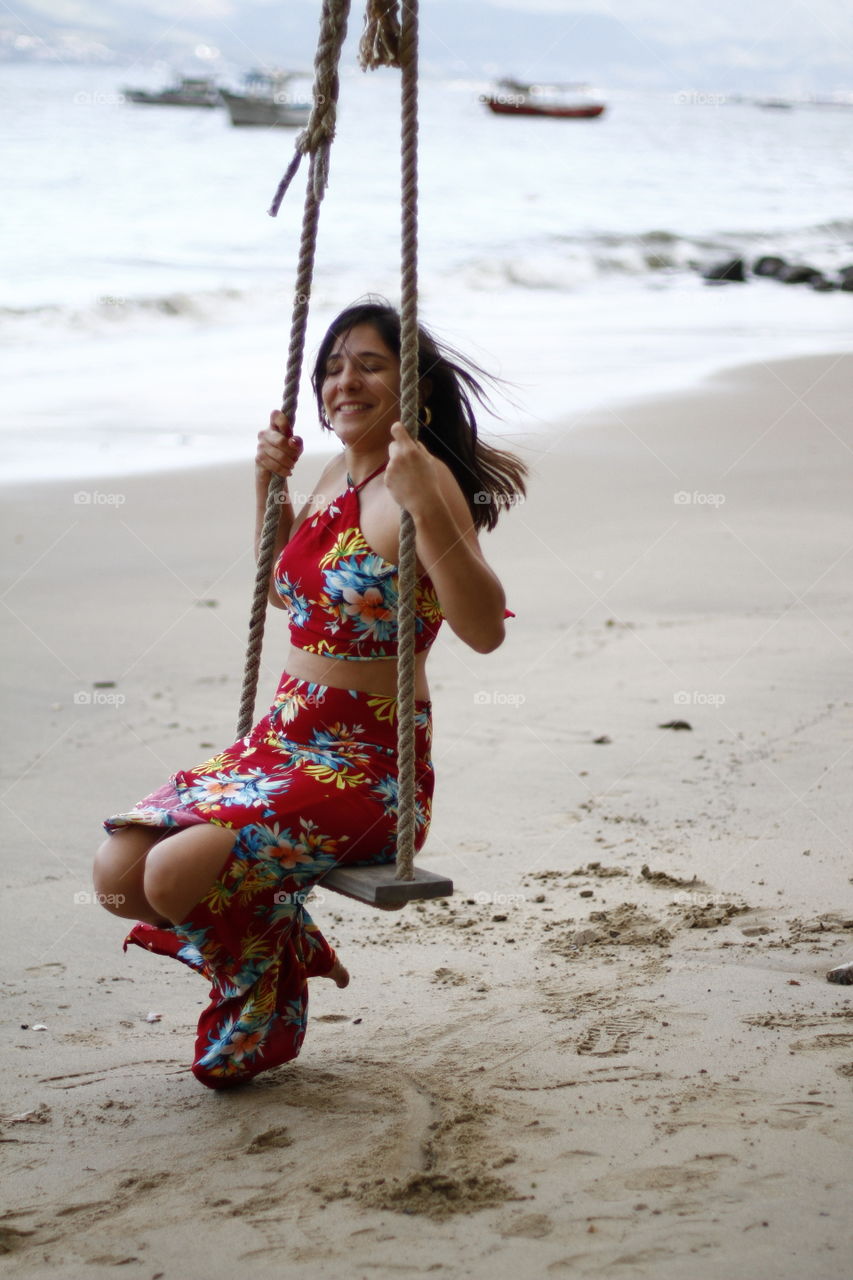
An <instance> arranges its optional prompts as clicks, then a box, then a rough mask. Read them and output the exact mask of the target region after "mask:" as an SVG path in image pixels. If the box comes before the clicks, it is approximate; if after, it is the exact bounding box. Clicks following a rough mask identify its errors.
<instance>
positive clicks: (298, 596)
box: [274, 463, 443, 661]
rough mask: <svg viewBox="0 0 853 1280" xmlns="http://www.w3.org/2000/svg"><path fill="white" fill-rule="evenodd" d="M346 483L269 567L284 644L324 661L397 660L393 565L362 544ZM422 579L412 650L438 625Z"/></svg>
mask: <svg viewBox="0 0 853 1280" xmlns="http://www.w3.org/2000/svg"><path fill="white" fill-rule="evenodd" d="M387 465H388V464H387V463H385V464H384V466H382V467H379V468H378V470H376V471H374V472H373V473H372V475H369V476H368V477H367V479H366V480H363V481H362V482H361V484H360V485H357V486H355V485H352V484H348V485H347V488H346V490H345V491H344V492H343V493H342V494H341V495H340V496H339V497H337V498H333V499H332V501H331V502H330V503H329V505H328V506H326V507H324V508H323V509H322V510H321V511H318V512H317V513H316V514H315V515H313V516H309V517H308V518H307V519H306V520H304V521H303V523H302V524H301V525H300V526H299V528H298V529H297V530H296V533H295V534H294V535H293V537H292V538H291V539H290V541H289V542H288V543H287V544H286V545H285V547H284V549H283V550H282V553H281V555H280V556H279V558H278V563H277V564H276V567H275V576H274V582H275V588H276V591H277V592H278V594H279V596H280V597H281V599H282V600H283V601H284V602H285V605H286V606H287V609H288V611H289V613H290V639H291V643H292V644H294V645H295V646H296V647H297V648H298V649H304V650H305V651H306V652H307V653H317V654H320V655H321V656H323V657H329V658H347V659H350V660H356V661H358V660H366V659H373V658H396V657H397V592H398V575H397V566H396V565H394V564H390V563H389V562H388V561H387V560H385V559H383V557H382V556H380V555H378V554H377V553H376V552H375V551H373V550H372V548H371V547H370V546H368V544H367V542H366V541H365V538H364V534H363V533H362V531H361V524H360V516H359V502H358V491H359V489H362V488H363V487H364V485H366V484H367V481H368V480H372V479H373V477H374V476H377V475H379V472H380V471H384V469H385V466H387ZM442 617H443V615H442V612H441V606H440V604H439V603H438V596H437V595H436V591H435V587H434V586H433V584H432V581H431V580H430V578H429V576H428V575H427V574H425V573H424V574H421V576H420V578H419V579H418V582H417V587H416V591H415V652H416V653H421V652H423V650H424V649H428V648H429V647H430V645H431V644H432V642H433V640H434V639H435V637H436V635H437V633H438V629H439V627H440V626H441V623H442Z"/></svg>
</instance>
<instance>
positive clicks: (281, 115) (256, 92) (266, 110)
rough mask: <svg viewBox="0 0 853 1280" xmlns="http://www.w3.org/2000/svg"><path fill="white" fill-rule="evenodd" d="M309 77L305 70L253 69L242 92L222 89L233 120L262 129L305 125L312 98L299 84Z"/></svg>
mask: <svg viewBox="0 0 853 1280" xmlns="http://www.w3.org/2000/svg"><path fill="white" fill-rule="evenodd" d="M307 78H308V77H307V75H306V73H305V72H304V71H249V72H248V73H247V74H246V76H245V79H244V82H243V92H242V93H232V92H231V90H229V89H222V90H221V93H222V101H223V102H224V103H225V105H226V107H227V108H228V114H229V116H230V117H231V123H232V124H233V125H237V126H239V127H245V126H247V125H248V126H256V127H261V128H263V127H267V128H270V127H272V126H276V125H279V126H281V125H284V126H286V127H288V128H300V127H303V126H305V125H306V124H307V123H308V117H309V116H310V115H311V100H310V97H308V96H306V94H305V93H304V92H302V91H299V90H297V89H296V87H295V85H296V82H297V81H300V80H301V81H303V82H304V81H305V80H306V79H307Z"/></svg>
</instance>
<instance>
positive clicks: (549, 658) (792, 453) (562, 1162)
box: [0, 355, 853, 1280]
mask: <svg viewBox="0 0 853 1280" xmlns="http://www.w3.org/2000/svg"><path fill="white" fill-rule="evenodd" d="M851 374H853V355H845V356H844V357H835V356H826V357H801V358H798V359H796V360H792V361H785V362H781V363H771V364H765V363H760V364H757V365H756V364H752V365H749V366H738V367H737V368H736V369H734V370H733V371H732V372H731V373H730V374H729V375H727V377H726V378H725V379H723V380H722V381H721V380H720V379H716V380H714V381H713V383H712V384H711V385H710V386H708V387H705V386H703V387H700V388H694V389H693V390H690V391H688V392H686V393H683V394H680V395H671V396H667V397H665V398H654V399H650V398H645V399H644V400H642V401H641V402H639V403H634V404H633V405H632V406H631V407H630V408H626V407H624V406H621V405H620V406H617V407H616V408H613V407H611V408H609V409H607V410H602V411H601V412H600V413H598V414H597V415H596V414H587V415H576V416H575V417H573V418H571V419H570V421H572V422H573V424H574V426H573V428H572V429H570V430H567V431H564V432H562V433H560V432H557V433H552V434H551V435H550V436H549V437H547V438H545V437H544V436H541V435H540V436H536V435H531V436H529V437H528V441H527V444H526V449H527V450H529V452H526V453H525V457H526V458H527V460H528V461H530V462H531V463H532V465H533V474H532V476H531V484H530V492H529V495H528V499H527V500H526V502H524V503H521V504H518V506H516V507H514V508H513V509H512V510H510V511H508V512H507V513H506V514H505V518H503V519H502V520H501V523H500V524H499V525H498V528H497V530H496V531H495V533H493V534H492V535H491V536H490V537H489V538H484V539H483V549H484V552H485V555H486V557H487V559H488V560H489V562H490V563H491V564H493V565H494V567H495V568H496V570H497V572H498V574H499V576H500V577H501V579H502V580H503V582H504V584H505V586H506V589H507V603H508V606H509V608H511V609H513V610H514V611H515V612H516V614H517V616H516V618H515V619H512V620H511V621H510V622H509V623H508V635H507V640H506V642H505V644H504V645H503V646H502V647H501V649H499V650H497V651H496V652H495V653H494V654H490V655H477V654H473V653H472V652H471V651H470V650H468V649H466V647H465V646H463V645H462V644H461V643H460V642H458V641H457V640H456V639H455V637H453V636H452V635H448V634H446V633H447V630H448V629H447V628H443V629H442V633H441V634H440V636H439V639H438V641H437V642H436V646H435V652H434V654H433V656H432V657H431V659H430V663H431V673H430V674H431V686H432V696H433V703H434V707H435V715H436V725H435V738H434V742H433V757H434V761H435V766H436V775H437V786H436V799H435V807H434V812H433V821H432V826H431V829H430V833H429V838H428V841H427V845H426V848H425V850H424V852H423V853H422V854H421V855H420V856H419V859H418V861H419V863H420V864H421V865H424V866H428V867H430V868H431V869H433V870H435V871H438V872H442V873H446V874H449V875H450V876H451V877H452V878H453V879H454V881H455V886H456V893H455V895H454V897H453V898H452V899H450V900H449V901H446V902H443V903H442V902H435V903H426V904H421V905H420V906H417V907H410V908H407V910H406V911H405V912H403V913H400V914H399V915H396V914H394V915H392V916H390V917H389V916H387V915H386V914H385V913H383V912H371V911H370V910H369V909H368V908H366V907H363V906H361V905H360V904H357V903H352V902H350V901H348V900H346V899H342V898H339V897H334V896H333V895H331V894H329V893H328V892H323V891H322V890H319V891H317V892H316V894H315V895H314V897H313V899H312V902H311V905H310V911H311V914H312V916H313V918H314V919H315V920H316V922H317V923H318V925H320V927H321V928H322V929H323V932H324V934H325V935H326V936H327V937H328V939H329V941H330V943H331V944H332V945H333V946H335V948H336V949H337V950H338V951H339V953H340V956H341V959H342V961H343V963H345V964H346V966H347V968H348V969H349V970H350V972H351V974H352V981H351V984H350V986H349V987H348V988H347V989H346V990H344V991H341V990H338V989H337V988H335V987H334V986H333V984H331V983H323V982H322V981H318V982H316V983H314V984H313V985H312V988H311V1008H310V1011H309V1024H308V1033H307V1037H306V1041H305V1046H304V1048H303V1051H302V1053H301V1055H300V1057H299V1058H298V1059H297V1060H296V1061H295V1062H293V1063H292V1064H289V1065H288V1066H286V1067H283V1068H281V1069H279V1070H276V1071H274V1072H270V1073H269V1074H267V1075H264V1076H261V1077H259V1078H258V1080H257V1082H256V1084H255V1085H253V1086H252V1087H251V1088H249V1089H246V1090H242V1091H240V1092H239V1093H235V1094H234V1095H225V1096H221V1097H219V1096H214V1095H211V1094H209V1093H207V1092H206V1091H205V1090H203V1089H202V1088H201V1087H200V1086H199V1085H198V1084H197V1083H196V1082H195V1081H194V1080H193V1078H192V1077H191V1076H190V1074H189V1072H188V1070H187V1068H188V1063H189V1061H190V1058H191V1049H192V1041H193V1037H194V1028H195V1019H196V1017H197V1016H198V1012H199V1008H200V1006H201V1005H202V1003H203V1002H204V995H205V991H206V988H205V986H204V984H202V983H200V982H199V981H198V979H197V978H195V977H194V976H193V975H192V974H189V973H188V972H184V971H183V969H182V968H181V967H180V966H178V965H176V964H173V963H170V962H169V961H167V960H165V959H163V958H158V957H154V956H147V955H145V954H142V953H141V952H140V953H139V954H125V953H123V952H122V946H121V944H122V939H123V937H124V936H125V934H126V932H127V928H126V927H125V922H123V921H120V920H117V919H115V918H114V917H111V916H109V915H108V914H107V913H106V912H104V911H103V910H100V909H99V908H97V907H96V905H95V904H94V903H93V901H92V894H91V885H90V881H89V868H90V865H91V858H92V854H93V851H94V847H95V845H96V844H97V842H98V841H99V839H100V829H99V823H100V821H101V819H102V818H103V817H104V816H106V815H107V814H109V813H112V812H117V811H118V810H119V809H120V808H123V807H127V806H128V805H130V804H132V803H133V802H135V801H136V800H137V799H139V798H140V797H141V796H143V795H145V794H146V793H148V792H150V791H151V790H153V789H154V788H155V787H156V786H158V785H160V784H161V783H162V782H163V781H164V780H165V777H166V776H168V774H169V773H171V772H173V771H174V770H175V769H176V768H185V767H191V766H192V764H193V763H194V762H196V761H198V760H202V759H205V758H207V757H209V756H210V754H211V751H213V750H216V749H218V748H220V747H222V746H223V744H224V743H226V742H227V741H231V740H232V738H233V736H234V731H233V724H234V719H235V718H236V711H237V701H238V695H239V685H240V676H241V673H242V667H243V653H244V648H245V632H246V629H247V622H248V609H249V600H250V595H251V587H252V580H253V570H252V563H251V559H252V557H251V533H252V524H253V517H254V509H253V503H252V483H251V481H252V465H251V462H250V461H247V462H246V463H245V464H239V465H238V466H236V467H235V466H233V465H229V464H226V465H224V466H221V467H215V468H209V469H207V470H206V471H205V473H204V475H200V474H198V473H194V475H193V483H192V484H191V485H187V484H186V483H185V477H184V476H183V474H182V473H180V472H167V473H157V474H155V475H148V476H145V477H140V476H135V477H132V478H123V479H120V480H118V481H117V482H116V488H115V492H116V493H119V492H120V493H121V494H123V495H124V497H125V502H124V503H123V504H121V505H120V506H119V505H116V504H112V505H111V504H107V503H104V504H88V505H86V504H82V505H80V504H78V505H76V506H75V504H74V502H73V496H74V492H75V490H76V489H77V488H78V487H79V482H74V481H54V482H42V483H35V484H32V485H30V486H29V487H28V488H22V487H21V486H18V485H14V486H11V487H7V491H6V492H7V497H8V498H9V500H8V501H7V503H6V504H5V512H6V514H5V520H4V532H5V537H6V544H7V556H6V557H5V559H4V563H3V566H2V569H0V574H2V580H3V585H4V588H5V590H4V600H5V603H6V606H7V608H6V610H5V612H4V614H3V621H2V625H3V634H4V641H5V648H6V654H7V660H6V662H5V664H4V668H3V672H2V677H0V678H2V681H3V685H4V689H5V692H6V695H7V696H6V697H5V699H4V701H3V706H2V709H0V716H2V721H0V723H2V728H3V732H4V737H5V741H7V742H8V743H10V744H14V757H13V759H12V760H11V762H10V763H9V764H8V765H7V768H6V789H5V797H4V798H5V814H6V817H7V826H8V834H7V839H6V841H5V842H4V849H5V856H4V859H3V874H4V890H5V894H6V902H7V907H8V912H7V917H8V926H7V940H8V943H9V947H8V950H9V955H10V961H9V964H8V966H7V971H6V973H5V975H4V981H5V983H6V996H7V1008H8V1019H7V1034H6V1036H5V1037H4V1039H3V1043H2V1045H0V1068H1V1069H2V1078H3V1099H2V1118H3V1122H4V1137H5V1138H6V1139H7V1141H8V1142H9V1146H8V1147H7V1151H8V1153H9V1155H10V1157H11V1158H10V1164H11V1167H12V1173H13V1177H12V1178H10V1179H9V1184H10V1190H9V1195H8V1204H7V1218H6V1225H5V1236H4V1241H5V1243H6V1244H7V1245H8V1249H9V1253H8V1255H7V1258H6V1266H7V1271H8V1273H9V1275H10V1276H15V1277H17V1276H20V1277H21V1280H24V1277H29V1276H31V1275H32V1274H33V1273H34V1272H37V1273H38V1274H39V1276H43V1277H45V1280H47V1278H48V1277H50V1280H66V1278H67V1280H76V1277H78V1276H79V1275H81V1274H89V1272H90V1271H91V1270H92V1269H93V1268H94V1267H103V1266H105V1265H111V1266H119V1265H121V1266H122V1267H123V1270H124V1271H125V1272H126V1274H127V1276H128V1280H134V1278H135V1277H138V1278H139V1280H145V1277H148V1276H150V1275H152V1274H154V1273H156V1272H163V1273H164V1274H167V1275H171V1274H172V1273H173V1272H175V1271H179V1270H180V1268H181V1266H182V1265H184V1263H185V1260H186V1257H187V1251H188V1250H190V1249H191V1250H192V1251H193V1257H194V1265H195V1266H196V1269H197V1270H199V1271H201V1270H202V1269H204V1270H205V1271H206V1272H208V1273H210V1274H211V1275H216V1274H218V1271H217V1268H218V1267H221V1259H222V1257H223V1256H227V1257H228V1258H229V1266H233V1265H234V1263H235V1262H236V1263H238V1264H239V1263H244V1262H248V1263H250V1265H252V1266H254V1267H256V1268H257V1267H260V1269H261V1270H260V1274H263V1275H266V1274H272V1273H273V1270H274V1269H275V1270H280V1266H281V1265H282V1260H283V1259H286V1265H287V1268H288V1271H289V1273H291V1274H292V1275H293V1276H294V1277H297V1278H298V1280H302V1278H303V1277H304V1280H317V1277H318V1276H323V1277H326V1278H327V1280H348V1278H349V1277H350V1276H352V1274H353V1273H354V1271H356V1272H358V1273H361V1272H363V1273H364V1274H373V1273H375V1272H377V1271H383V1270H389V1271H390V1270H391V1269H393V1268H394V1267H398V1266H399V1259H400V1257H401V1256H413V1255H415V1256H422V1257H424V1258H426V1259H427V1260H428V1265H429V1267H430V1268H431V1269H434V1270H439V1269H440V1270H443V1271H444V1273H445V1274H447V1275H453V1276H455V1275H458V1274H460V1273H462V1272H464V1273H465V1274H466V1275H470V1276H473V1277H477V1278H478V1280H479V1278H480V1277H482V1280H491V1278H492V1277H494V1276H495V1275H504V1274H506V1275H510V1274H512V1275H516V1274H531V1273H533V1274H537V1275H545V1274H548V1275H552V1274H553V1275H555V1276H559V1275H566V1276H572V1277H575V1276H577V1277H590V1280H592V1277H594V1276H600V1275H612V1274H616V1273H618V1274H620V1275H625V1276H626V1277H628V1276H630V1277H632V1278H633V1277H636V1278H637V1280H646V1277H649V1276H651V1275H654V1277H655V1280H684V1277H685V1275H689V1276H690V1277H691V1280H719V1277H720V1276H721V1275H734V1274H737V1275H738V1276H741V1277H743V1280H802V1277H803V1275H808V1276H809V1280H835V1278H836V1277H837V1275H838V1266H839V1262H838V1260H839V1258H840V1257H843V1256H847V1252H848V1251H849V1244H850V1229H849V1157H848V1151H849V1145H850V1140H851V1138H853V1128H851V1122H850V1107H849V1097H850V1085H851V1079H853V1061H851V1059H853V989H851V988H849V987H841V986H834V985H832V984H830V983H828V982H827V981H826V977H825V975H826V972H827V971H828V970H829V969H830V968H831V967H833V966H834V965H837V964H840V963H842V962H845V961H848V960H850V958H851V953H853V912H851V911H850V909H849V905H848V904H849V894H850V866H849V821H848V813H849V794H848V793H849V787H848V785H847V763H848V761H849V756H850V752H851V751H853V722H852V721H851V717H850V708H851V698H850V693H849V670H850V650H851V644H853V603H851V599H850V592H849V560H850V555H851V548H853V515H852V514H851V512H850V504H849V493H850V489H851V484H853V423H851V419H850V413H849V387H850V385H851ZM534 450H535V451H536V452H534ZM319 460H320V459H319V455H316V456H315V457H314V458H312V459H311V462H310V466H306V475H309V476H310V474H312V473H311V471H310V467H313V466H314V465H315V464H316V465H319ZM107 483H109V482H107ZM97 484H98V486H99V487H100V488H101V489H103V491H104V492H111V491H112V490H108V489H107V488H106V487H105V485H104V483H103V482H101V481H97ZM679 495H687V496H688V497H689V499H690V501H684V500H679ZM700 498H704V499H706V500H705V501H700V500H699V499H700ZM709 498H714V499H715V500H714V501H713V502H712V501H709V500H707V499H709ZM720 498H722V501H718V500H717V499H720ZM284 644H285V628H284V626H283V620H282V619H280V618H275V619H273V620H272V621H271V625H270V627H269V629H268V633H267V638H266V644H265V653H264V663H263V670H262V681H261V684H262V688H261V692H260V695H259V699H258V707H259V708H261V707H262V706H263V705H264V701H265V697H266V693H267V692H270V691H271V690H272V689H273V687H274V684H275V682H276V680H277V678H278V674H279V671H278V656H279V655H280V654H281V653H282V652H283V646H284ZM674 721H682V722H684V721H686V722H687V723H688V724H689V729H686V730H684V729H682V730H678V731H676V730H674V729H673V728H672V727H667V726H671V725H672V723H673V722H674ZM131 951H133V949H131ZM149 1013H152V1014H155V1015H158V1018H157V1020H156V1021H149V1020H148V1014H149ZM37 1026H38V1027H43V1028H44V1030H36V1029H35V1028H36V1027H37ZM201 1163H204V1166H205V1169H206V1170H207V1173H206V1175H205V1178H204V1179H203V1180H201V1181H200V1180H199V1179H198V1177H197V1170H198V1167H199V1165H200V1164H201ZM747 1245H748V1248H747ZM416 1251H417V1252H416Z"/></svg>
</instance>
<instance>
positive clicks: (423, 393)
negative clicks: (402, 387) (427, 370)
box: [418, 378, 432, 404]
mask: <svg viewBox="0 0 853 1280" xmlns="http://www.w3.org/2000/svg"><path fill="white" fill-rule="evenodd" d="M431 395H432V378H421V380H420V382H419V383H418V396H419V398H420V402H421V404H426V403H427V401H428V400H429V398H430V396H431Z"/></svg>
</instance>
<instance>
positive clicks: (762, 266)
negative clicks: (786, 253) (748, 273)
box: [752, 254, 788, 276]
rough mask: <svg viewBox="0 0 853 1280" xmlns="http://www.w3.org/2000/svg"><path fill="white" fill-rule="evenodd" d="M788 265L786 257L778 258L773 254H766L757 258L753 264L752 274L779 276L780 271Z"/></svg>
mask: <svg viewBox="0 0 853 1280" xmlns="http://www.w3.org/2000/svg"><path fill="white" fill-rule="evenodd" d="M787 265H788V264H787V262H786V261H785V259H784V258H776V257H774V256H773V254H765V256H764V257H763V258H756V260H755V262H754V263H753V265H752V274H753V275H754V276H778V274H779V272H780V271H782V270H783V268H784V267H787Z"/></svg>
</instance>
